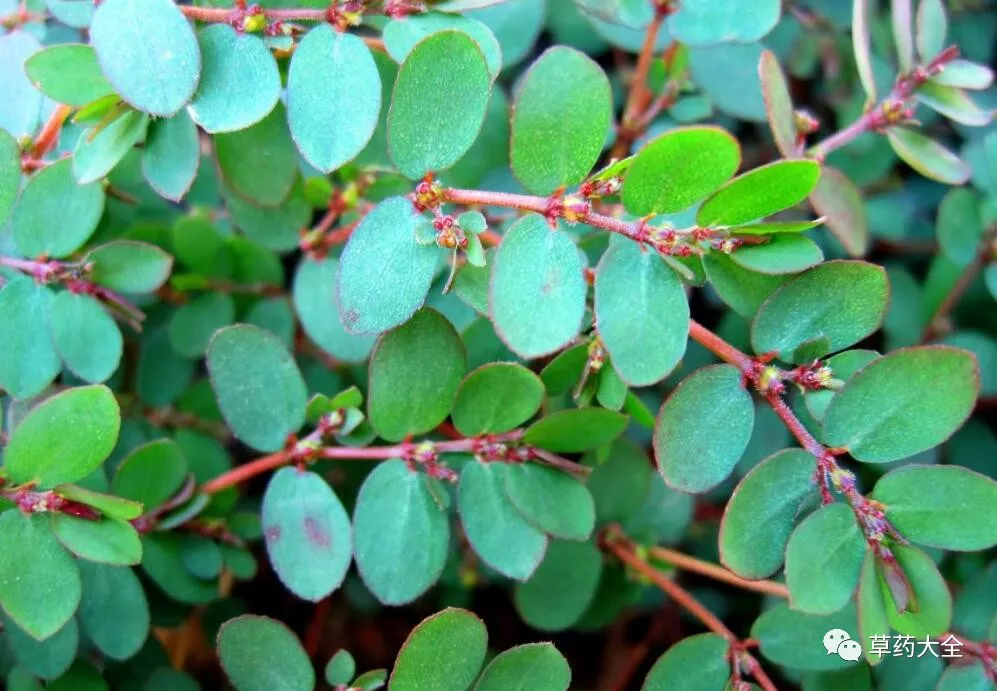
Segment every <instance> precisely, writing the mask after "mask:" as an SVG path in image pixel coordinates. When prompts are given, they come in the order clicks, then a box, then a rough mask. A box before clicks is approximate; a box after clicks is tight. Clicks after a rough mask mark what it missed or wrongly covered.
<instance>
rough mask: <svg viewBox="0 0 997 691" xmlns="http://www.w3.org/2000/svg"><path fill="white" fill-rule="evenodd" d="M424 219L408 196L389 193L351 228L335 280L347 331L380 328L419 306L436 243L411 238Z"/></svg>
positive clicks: (430, 276) (432, 268) (430, 277)
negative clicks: (418, 241) (354, 227)
mask: <svg viewBox="0 0 997 691" xmlns="http://www.w3.org/2000/svg"><path fill="white" fill-rule="evenodd" d="M428 224H429V221H428V220H426V219H425V218H424V217H423V216H422V215H421V214H419V213H418V212H417V211H416V210H415V208H414V207H413V206H412V202H411V201H409V200H408V199H405V198H404V197H392V198H390V199H386V200H385V201H383V202H381V203H380V204H378V205H377V206H375V207H374V208H373V209H372V210H371V211H370V213H368V214H367V215H366V216H365V217H364V219H363V221H361V222H360V225H358V226H357V227H356V230H354V231H353V233H352V234H351V235H350V239H349V241H348V242H347V243H346V248H345V249H344V250H343V254H342V257H341V258H340V266H339V280H338V282H337V284H336V285H337V295H338V302H339V314H340V319H341V320H342V323H343V325H344V326H345V327H346V330H347V331H349V332H350V333H362V334H363V333H366V334H371V333H381V332H382V331H387V330H388V329H391V328H393V327H395V326H398V325H399V324H401V323H403V322H405V321H407V320H408V318H409V317H411V316H412V315H413V314H414V313H415V311H416V310H417V309H419V307H421V306H422V303H423V302H424V301H425V299H426V293H427V292H429V285H430V283H431V282H432V280H433V274H434V273H435V271H436V262H437V251H436V248H435V247H432V246H427V245H420V244H419V243H417V242H416V235H417V233H418V232H419V229H420V227H423V228H425V227H426V226H428Z"/></svg>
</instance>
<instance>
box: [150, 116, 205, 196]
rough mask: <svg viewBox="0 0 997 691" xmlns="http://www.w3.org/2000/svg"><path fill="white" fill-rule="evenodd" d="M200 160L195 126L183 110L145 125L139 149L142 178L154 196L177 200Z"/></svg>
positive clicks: (190, 183)
mask: <svg viewBox="0 0 997 691" xmlns="http://www.w3.org/2000/svg"><path fill="white" fill-rule="evenodd" d="M200 161H201V150H200V142H199V141H198V138H197V127H196V126H195V125H194V121H193V120H191V119H190V115H188V114H187V112H186V111H181V112H179V113H177V114H176V115H174V116H173V117H171V118H165V119H162V120H154V121H152V122H151V123H150V124H149V130H148V133H147V134H146V137H145V146H144V147H143V148H142V175H143V176H144V177H145V179H146V180H147V181H148V183H149V184H150V185H151V186H152V188H153V189H154V190H156V193H157V194H159V195H160V196H162V197H165V198H167V199H169V200H170V201H174V202H177V201H180V200H181V199H183V198H184V197H185V196H186V195H187V191H188V190H190V186H191V185H193V184H194V177H195V176H196V175H197V166H198V164H199V163H200Z"/></svg>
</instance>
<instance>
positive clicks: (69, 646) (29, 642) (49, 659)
mask: <svg viewBox="0 0 997 691" xmlns="http://www.w3.org/2000/svg"><path fill="white" fill-rule="evenodd" d="M3 624H4V638H6V643H7V646H6V648H8V649H9V650H10V653H11V654H12V655H13V657H14V658H15V659H16V660H17V662H18V664H19V665H21V667H22V668H24V669H26V670H28V671H30V672H31V674H32V675H33V677H34V676H37V677H41V678H42V679H45V680H48V681H51V680H54V679H58V678H59V677H62V676H63V675H64V674H65V673H66V670H68V669H69V667H70V666H71V665H72V664H73V659H74V658H75V657H76V653H77V652H78V648H79V643H80V632H79V628H78V627H77V625H76V620H75V619H70V620H69V621H68V622H66V625H65V626H63V627H62V628H61V629H60V630H59V631H57V632H56V633H55V634H54V635H52V636H51V637H49V638H46V639H45V640H44V641H37V640H35V639H34V638H32V637H31V636H30V635H28V634H27V633H26V632H25V631H23V630H21V628H20V627H18V626H17V624H16V623H14V622H13V621H11V620H10V618H9V617H4V618H3ZM33 677H32V681H34V679H33ZM9 681H10V680H9V679H8V682H9ZM10 686H13V685H12V684H11V685H10ZM10 686H9V687H7V688H10ZM55 686H56V685H55V684H54V683H53V684H51V685H50V686H49V687H48V688H55ZM41 688H42V687H41V686H40V685H39V686H38V689H41ZM10 691H17V689H14V688H10ZM30 691H34V689H31V690H30Z"/></svg>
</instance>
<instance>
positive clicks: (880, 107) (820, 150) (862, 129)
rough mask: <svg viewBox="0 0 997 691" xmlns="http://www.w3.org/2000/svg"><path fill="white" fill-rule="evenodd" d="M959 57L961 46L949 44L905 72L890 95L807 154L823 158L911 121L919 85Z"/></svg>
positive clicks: (819, 158)
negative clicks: (871, 134) (912, 102)
mask: <svg viewBox="0 0 997 691" xmlns="http://www.w3.org/2000/svg"><path fill="white" fill-rule="evenodd" d="M957 57H959V48H958V47H957V46H949V47H948V48H946V49H945V50H943V51H942V52H941V53H939V54H938V55H937V56H935V58H934V59H932V60H931V62H929V63H928V64H926V65H919V66H917V67H915V68H914V69H913V70H911V72H910V73H909V74H904V75H901V76H900V77H899V78H898V79H897V81H896V84H894V86H893V90H892V91H890V93H889V94H888V95H887V96H886V98H884V99H883V100H882V101H880V102H879V103H878V104H876V105H875V106H874V107H873V108H871V109H869V110H868V111H866V112H865V113H864V114H863V115H862V117H860V118H859V119H858V120H856V121H855V122H853V123H852V124H851V125H849V126H848V127H846V128H845V129H843V130H841V131H839V132H836V133H834V134H832V135H831V136H830V137H828V138H827V139H824V140H823V141H821V142H819V143H817V144H815V145H814V146H812V147H810V149H809V150H808V151H807V154H808V155H809V156H810V157H811V158H815V159H817V160H818V161H823V160H824V159H825V158H826V157H827V155H828V154H829V153H831V152H832V151H834V150H835V149H840V148H841V147H843V146H845V145H846V144H848V143H850V142H852V141H854V140H855V139H857V138H858V137H859V136H861V135H863V134H865V133H866V132H880V131H882V130H884V129H885V128H887V127H891V126H893V125H902V124H904V123H906V122H910V121H911V120H912V118H913V116H914V112H913V107H912V106H911V105H910V104H908V100H909V99H910V98H911V97H912V96H913V95H914V92H915V91H917V88H918V87H919V86H921V85H922V84H924V83H925V82H926V81H927V80H928V79H929V78H930V77H932V76H934V75H936V74H939V73H940V72H941V71H942V70H944V69H945V65H947V64H948V63H950V62H952V61H953V60H955V59H956V58H957Z"/></svg>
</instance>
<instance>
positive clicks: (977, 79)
mask: <svg viewBox="0 0 997 691" xmlns="http://www.w3.org/2000/svg"><path fill="white" fill-rule="evenodd" d="M931 81H932V82H934V83H935V84H943V85H945V86H956V87H959V88H961V89H986V88H987V87H989V86H990V85H991V84H993V81H994V73H993V70H991V69H990V68H989V67H985V66H983V65H978V64H976V63H975V62H970V61H969V60H953V61H952V62H949V63H948V64H946V65H945V69H944V70H942V71H941V72H940V73H939V74H936V75H934V76H933V77H932V78H931Z"/></svg>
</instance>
